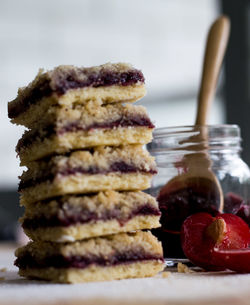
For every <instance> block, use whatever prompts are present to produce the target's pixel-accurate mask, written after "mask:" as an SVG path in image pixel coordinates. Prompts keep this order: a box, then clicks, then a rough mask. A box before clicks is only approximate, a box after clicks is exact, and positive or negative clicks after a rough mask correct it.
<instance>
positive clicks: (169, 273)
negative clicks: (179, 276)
mask: <svg viewBox="0 0 250 305" xmlns="http://www.w3.org/2000/svg"><path fill="white" fill-rule="evenodd" d="M170 275H171V272H169V271H164V272H162V273H161V277H162V278H168V277H170Z"/></svg>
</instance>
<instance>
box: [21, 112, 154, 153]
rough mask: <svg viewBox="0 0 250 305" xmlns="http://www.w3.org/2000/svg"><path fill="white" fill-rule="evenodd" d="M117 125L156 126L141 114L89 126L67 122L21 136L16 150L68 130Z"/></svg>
mask: <svg viewBox="0 0 250 305" xmlns="http://www.w3.org/2000/svg"><path fill="white" fill-rule="evenodd" d="M117 127H147V128H150V129H151V128H154V127H155V126H154V125H153V124H152V122H151V121H150V119H149V118H148V117H141V116H134V117H122V118H121V119H119V120H117V121H114V122H109V123H100V124H93V125H90V126H88V127H83V126H82V125H81V124H80V123H78V122H75V123H69V124H66V125H65V126H64V127H62V128H60V129H59V130H57V131H56V130H55V127H54V126H53V125H51V126H47V127H46V128H45V129H43V130H42V131H37V132H35V133H32V134H27V136H26V137H25V136H24V137H23V138H21V139H20V140H19V141H18V143H17V146H16V152H17V153H20V150H21V149H22V147H26V146H28V145H30V144H32V143H33V142H34V141H36V139H38V140H39V141H42V140H43V139H45V138H48V137H50V136H51V135H54V134H56V135H59V136H62V135H64V134H65V133H67V132H77V131H89V130H93V129H112V128H117Z"/></svg>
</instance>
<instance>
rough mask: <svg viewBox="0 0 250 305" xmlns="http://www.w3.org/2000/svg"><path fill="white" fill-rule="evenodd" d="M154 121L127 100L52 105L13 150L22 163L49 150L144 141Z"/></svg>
mask: <svg viewBox="0 0 250 305" xmlns="http://www.w3.org/2000/svg"><path fill="white" fill-rule="evenodd" d="M153 128H154V125H153V124H152V122H151V121H150V119H149V117H148V115H147V112H146V109H145V108H144V107H142V106H134V105H130V104H126V105H122V104H108V105H103V104H102V103H101V102H98V101H96V102H93V101H90V102H87V103H86V105H78V106H77V107H75V108H74V109H72V108H67V107H52V109H51V110H49V113H48V114H47V115H46V116H45V118H44V119H43V122H41V123H40V124H39V123H38V125H37V127H36V128H35V129H34V130H30V131H26V132H25V133H24V135H23V137H22V138H21V139H20V140H19V142H18V144H17V147H16V151H17V153H18V154H19V156H20V160H21V165H26V163H27V162H30V161H33V160H38V159H40V158H43V157H45V156H48V155H51V154H53V153H54V154H55V153H57V154H62V153H65V152H68V151H70V150H75V149H80V148H88V147H93V146H98V145H110V146H118V145H122V144H123V145H126V144H146V143H148V142H150V141H151V139H152V129H153Z"/></svg>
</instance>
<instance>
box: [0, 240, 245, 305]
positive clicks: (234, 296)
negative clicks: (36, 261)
mask: <svg viewBox="0 0 250 305" xmlns="http://www.w3.org/2000/svg"><path fill="white" fill-rule="evenodd" d="M14 250H15V246H14V245H10V244H9V245H8V244H0V270H2V268H6V270H2V271H0V278H1V280H0V304H1V305H10V304H11V305H15V304H20V305H22V304H25V305H28V304H38V305H40V304H41V305H45V304H53V305H57V304H58V305H59V304H60V305H68V304H72V305H78V304H79V305H80V304H87V305H99V304H100V305H115V304H119V305H131V304H136V305H141V304H150V305H152V304H153V305H163V304H164V305H173V304H176V305H189V304H193V305H196V304H197V305H198V304H202V305H212V304H213V305H215V304H220V305H224V304H227V305H232V304H237V305H245V304H250V274H235V273H232V272H220V273H208V272H206V273H205V272H195V273H177V272H171V273H170V275H169V276H168V277H166V278H163V277H162V276H161V275H158V276H157V277H154V278H146V279H129V280H121V281H113V282H100V283H84V284H76V285H67V284H52V283H47V282H43V281H31V280H26V279H23V278H20V277H19V276H18V274H17V268H15V267H14V266H13V261H14V254H13V253H14Z"/></svg>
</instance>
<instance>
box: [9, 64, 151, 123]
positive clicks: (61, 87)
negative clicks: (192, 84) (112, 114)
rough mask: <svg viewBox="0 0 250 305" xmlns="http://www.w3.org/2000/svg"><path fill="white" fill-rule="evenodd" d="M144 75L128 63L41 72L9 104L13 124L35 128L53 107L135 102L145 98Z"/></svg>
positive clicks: (70, 67)
mask: <svg viewBox="0 0 250 305" xmlns="http://www.w3.org/2000/svg"><path fill="white" fill-rule="evenodd" d="M145 93H146V91H145V86H144V76H143V74H142V72H141V71H139V70H137V69H134V68H133V67H132V66H131V65H129V64H124V63H118V64H110V63H108V64H105V65H101V66H97V67H91V68H78V67H74V66H59V67H57V68H55V69H54V70H51V71H48V72H43V71H42V70H41V71H39V73H38V75H37V76H36V78H35V79H34V80H33V81H32V82H31V83H30V84H29V85H28V86H27V87H24V88H21V89H19V91H18V96H17V98H16V99H15V100H13V101H11V102H9V104H8V114H9V118H11V119H12V120H11V121H12V122H13V123H16V124H21V125H24V126H26V127H28V128H34V127H35V126H36V124H37V121H38V120H40V119H42V118H43V117H44V116H45V115H46V114H47V112H48V110H49V109H50V108H51V107H53V106H54V105H61V106H62V105H64V106H68V107H72V106H73V107H75V106H76V105H79V104H85V103H86V101H90V100H100V101H102V102H103V103H117V102H134V101H136V100H138V99H140V98H142V97H143V96H144V95H145Z"/></svg>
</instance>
